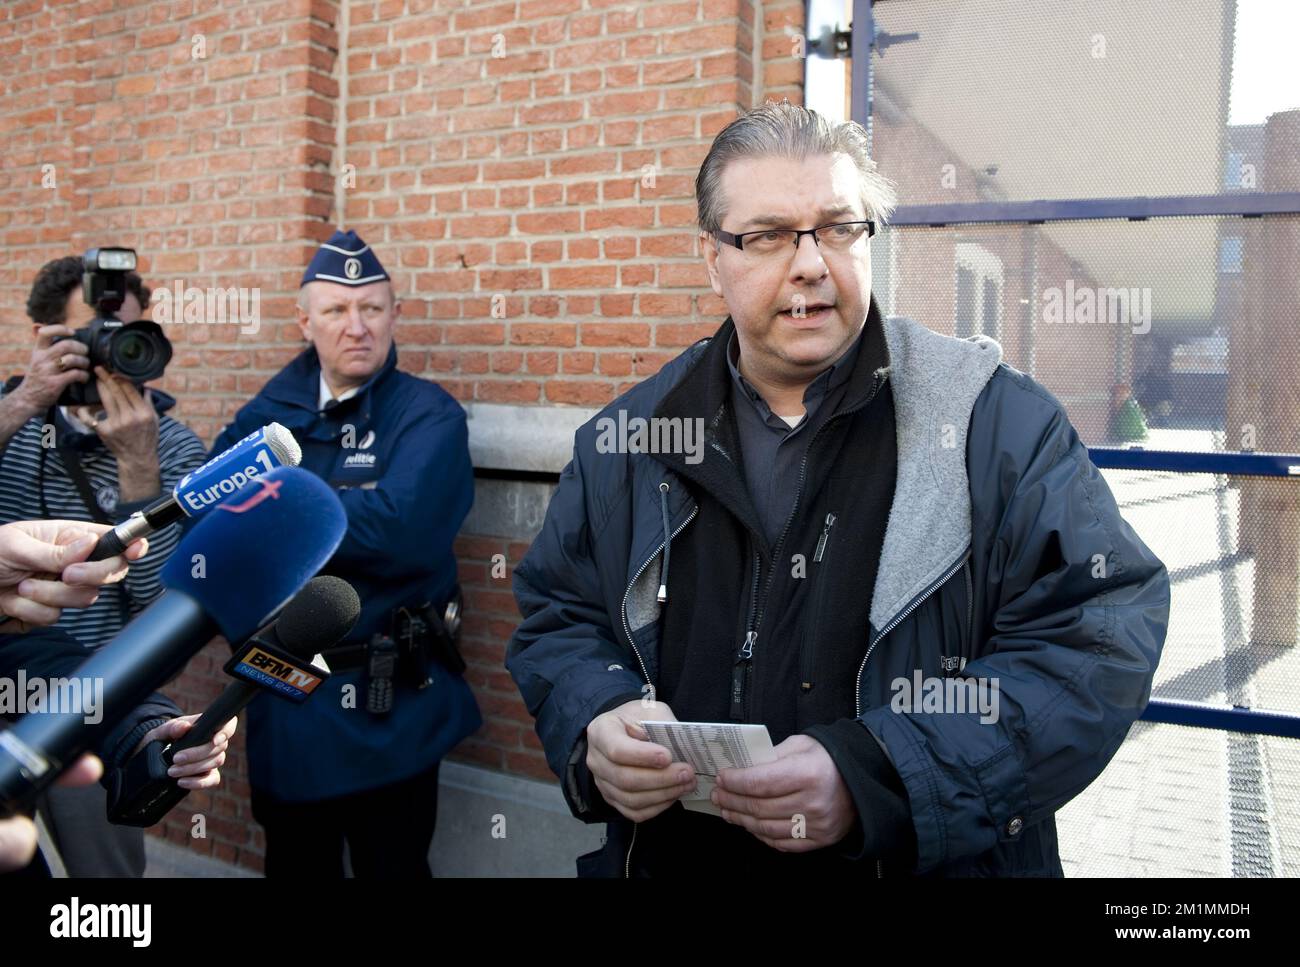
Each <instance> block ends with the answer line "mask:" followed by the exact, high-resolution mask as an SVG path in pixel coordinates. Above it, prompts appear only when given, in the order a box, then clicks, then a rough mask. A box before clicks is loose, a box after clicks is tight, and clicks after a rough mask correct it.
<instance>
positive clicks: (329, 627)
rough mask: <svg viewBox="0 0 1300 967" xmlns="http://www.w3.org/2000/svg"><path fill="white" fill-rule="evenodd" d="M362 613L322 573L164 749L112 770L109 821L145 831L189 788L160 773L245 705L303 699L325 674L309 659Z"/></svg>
mask: <svg viewBox="0 0 1300 967" xmlns="http://www.w3.org/2000/svg"><path fill="white" fill-rule="evenodd" d="M360 616H361V599H360V598H358V597H357V592H356V591H355V590H353V588H352V585H350V584H348V582H347V581H344V580H343V579H342V578H338V577H333V576H329V575H322V576H320V577H314V578H312V579H311V581H309V582H308V583H307V586H306V587H305V588H303V589H302V590H301V591H299V592H298V594H297V595H296V596H295V597H294V599H293V600H292V601H290V602H289V603H288V604H286V605H285V606H284V611H282V612H281V613H280V617H279V618H277V619H276V620H275V622H274V623H273V624H271V625H270V626H269V627H267V628H264V629H263V630H262V631H260V632H258V633H257V635H255V636H254V637H252V638H250V639H249V640H248V642H246V643H245V644H244V645H243V646H242V647H240V648H237V649H234V654H233V655H232V656H231V659H230V661H229V662H227V663H226V671H227V672H228V673H229V674H231V675H233V676H234V677H235V678H236V679H237V680H236V681H234V682H232V683H231V684H229V685H227V686H226V689H225V691H224V692H222V693H221V695H220V696H219V697H218V698H217V700H216V701H215V702H213V703H212V704H211V705H210V706H208V708H207V709H206V710H205V711H204V713H203V714H202V715H201V716H199V719H198V721H196V722H195V723H194V724H193V725H192V726H191V727H190V730H189V731H188V732H186V733H185V734H184V735H183V736H182V737H181V738H179V739H177V740H176V741H175V742H173V743H172V744H170V745H166V744H165V743H163V742H162V741H161V740H157V741H154V742H151V743H150V744H149V745H148V746H147V747H146V748H145V749H143V750H142V751H141V752H140V754H139V755H136V756H134V757H133V758H132V759H130V760H129V761H128V763H127V764H126V766H125V767H124V768H122V769H120V770H117V771H116V772H114V773H112V775H111V777H110V784H109V791H108V820H109V822H111V823H114V824H116V825H119V826H152V825H153V824H154V823H156V822H158V821H159V820H160V819H162V818H163V816H165V815H166V814H167V813H168V812H170V811H171V809H172V808H173V807H174V806H175V805H176V804H177V803H179V802H180V801H181V800H182V799H184V798H185V797H186V796H188V795H189V793H190V790H188V789H182V788H181V787H180V786H178V785H177V784H176V780H175V779H174V778H172V777H171V776H169V775H168V774H167V770H168V768H170V766H171V764H172V761H173V759H174V758H175V756H176V753H177V752H180V751H181V750H182V749H190V748H193V747H195V746H199V745H203V744H204V743H205V742H207V741H209V740H210V739H211V738H212V736H213V735H215V734H216V732H217V730H218V729H219V728H221V726H223V725H225V724H226V723H227V722H229V721H230V720H231V718H233V717H234V716H235V715H237V714H238V713H239V710H240V709H242V708H243V707H244V706H245V705H247V704H248V703H249V702H251V701H252V700H253V699H254V697H256V696H257V694H258V693H259V692H262V691H269V692H270V693H271V694H273V695H279V696H281V697H283V698H287V699H289V700H290V701H293V702H299V703H300V702H304V701H306V700H307V699H308V698H309V697H310V696H311V693H312V692H313V691H314V690H315V688H316V686H318V685H320V684H321V682H323V681H325V679H327V678H328V677H329V672H328V671H326V670H325V669H322V668H318V667H316V666H315V665H313V664H311V661H312V656H313V655H315V654H316V653H317V652H319V651H322V650H324V649H326V648H329V647H331V646H333V645H335V644H337V643H338V642H339V641H341V640H342V639H343V638H345V637H346V636H347V634H348V632H350V631H351V630H352V628H353V627H354V626H355V625H356V623H357V618H359V617H360Z"/></svg>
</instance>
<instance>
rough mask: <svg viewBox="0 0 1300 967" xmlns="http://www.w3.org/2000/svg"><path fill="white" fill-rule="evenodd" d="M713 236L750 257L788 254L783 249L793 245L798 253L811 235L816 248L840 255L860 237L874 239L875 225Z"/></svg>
mask: <svg viewBox="0 0 1300 967" xmlns="http://www.w3.org/2000/svg"><path fill="white" fill-rule="evenodd" d="M713 234H714V235H716V236H717V237H718V239H720V240H721V241H723V242H726V243H727V244H728V245H734V246H736V248H738V249H740V250H741V251H743V252H748V253H750V254H751V255H777V254H779V253H786V254H788V252H787V250H786V246H787V245H793V246H794V247H795V249H796V250H798V248H799V243H800V242H801V241H803V236H805V235H811V236H812V237H813V242H815V243H816V244H817V245H818V246H819V247H820V246H823V245H824V246H826V247H827V248H828V249H831V250H833V251H837V252H839V251H843V250H845V249H847V248H851V247H852V245H853V243H854V242H856V241H857V240H858V239H860V238H862V236H863V235H866V237H867V238H871V236H873V235H875V234H876V223H875V222H870V221H864V222H836V223H835V224H834V225H819V226H817V227H816V228H802V229H795V228H766V229H762V230H760V231H757V232H741V233H740V234H739V235H733V234H731V232H724V231H723V230H722V229H718V230H717V231H715V232H714V233H713Z"/></svg>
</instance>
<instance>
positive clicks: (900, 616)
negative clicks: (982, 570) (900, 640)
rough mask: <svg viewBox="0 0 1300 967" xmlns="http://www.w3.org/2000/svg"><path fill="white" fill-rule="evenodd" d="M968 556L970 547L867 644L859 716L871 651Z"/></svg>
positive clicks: (859, 686)
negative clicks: (864, 677) (864, 679)
mask: <svg viewBox="0 0 1300 967" xmlns="http://www.w3.org/2000/svg"><path fill="white" fill-rule="evenodd" d="M968 557H970V548H967V549H966V550H965V551H963V552H962V555H961V557H959V558H958V559H957V560H956V561H954V562H953V564H952V566H951V567H949V568H948V570H946V571H945V572H944V573H943V574H942V575H941V576H940V577H939V579H938V580H937V581H935V582H934V583H933V584H931V585H930V586H929V587H928V588H926V589H925V590H924V591H922V592H921V593H920V594H919V595H917V596H916V597H915V598H913V599H912V603H911V604H909V605H908V606H907V607H906V608H904V609H903V610H902V611H900V612H899V613H898V614H896V615H895V616H894V619H893V620H892V621H890V622H889V624H887V625H885V627H884V628H882V629H881V630H880V633H879V634H877V635H876V637H875V638H874V639H873V640H872V642H871V644H870V645H868V646H867V653H866V654H865V655H863V656H862V664H861V665H859V666H858V678H857V688H856V689H855V693H856V694H855V695H854V707H855V708H856V709H857V716H856V717H857V718H862V672H863V670H864V669H865V668H866V667H867V659H868V658H870V657H871V653H872V652H873V651H875V650H876V645H878V644H880V641H881V639H882V638H884V637H885V635H887V634H889V633H890V632H891V631H893V630H894V629H895V628H897V627H898V626H899V625H900V624H901V623H902V622H903V621H904V620H906V618H907V616H908V615H910V614H911V613H912V612H913V611H915V610H916V609H917V608H919V607H920V606H921V605H922V604H923V603H924V602H925V600H926V599H927V598H928V597H930V595H932V594H934V592H935V591H938V590H939V588H941V587H943V585H944V584H946V583H947V581H948V579H949V578H951V577H952V576H953V575H954V574H956V573H957V572H958V571H959V570H961V568H962V565H964V564H965V563H966V560H967V558H968Z"/></svg>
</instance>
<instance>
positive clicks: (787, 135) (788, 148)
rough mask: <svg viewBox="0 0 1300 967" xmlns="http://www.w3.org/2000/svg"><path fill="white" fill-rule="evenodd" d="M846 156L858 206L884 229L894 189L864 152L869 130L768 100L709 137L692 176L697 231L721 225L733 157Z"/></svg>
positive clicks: (786, 102) (853, 123) (710, 230)
mask: <svg viewBox="0 0 1300 967" xmlns="http://www.w3.org/2000/svg"><path fill="white" fill-rule="evenodd" d="M823 154H826V155H834V154H844V155H848V156H849V158H850V159H852V161H853V163H854V164H855V165H856V166H857V169H858V172H859V173H860V174H861V176H862V177H861V183H862V204H863V207H864V209H865V210H866V213H867V215H866V217H867V218H869V219H871V220H872V221H874V222H876V224H877V226H880V225H883V224H884V222H885V220H886V219H887V218H888V217H889V215H890V213H891V212H892V211H893V210H894V205H895V194H894V188H893V186H892V185H891V184H890V183H889V181H888V180H887V179H886V178H885V177H884V176H883V175H882V174H880V172H879V171H877V170H876V163H875V162H874V161H872V160H871V156H870V154H868V152H867V132H866V130H865V129H864V128H863V127H862V125H860V124H858V122H856V121H844V122H836V121H830V120H828V119H827V118H826V117H825V116H824V115H821V114H818V113H817V112H816V111H813V110H811V109H809V108H806V107H801V106H799V105H797V104H791V103H790V102H789V101H782V102H781V103H780V104H775V103H772V102H770V101H769V102H768V103H767V104H764V105H763V106H762V107H756V108H754V109H753V110H752V111H747V112H746V113H744V114H742V115H741V116H740V117H738V118H736V120H734V121H732V122H731V123H730V124H728V125H727V126H726V127H725V128H723V129H722V130H721V131H720V132H718V136H717V137H716V138H714V139H713V146H712V147H711V148H709V153H708V154H707V155H706V156H705V158H704V163H703V164H702V165H700V173H699V175H697V176H696V178H695V201H696V205H697V207H698V211H699V223H700V228H701V229H702V230H704V231H706V232H716V231H717V230H718V229H720V228H721V227H722V219H723V216H724V215H726V212H725V211H723V204H722V187H721V185H722V172H723V170H724V169H725V168H726V167H727V165H728V164H729V163H730V162H732V161H735V160H736V159H737V158H764V157H776V158H792V159H794V160H796V161H802V160H803V159H804V158H808V157H814V156H817V155H823Z"/></svg>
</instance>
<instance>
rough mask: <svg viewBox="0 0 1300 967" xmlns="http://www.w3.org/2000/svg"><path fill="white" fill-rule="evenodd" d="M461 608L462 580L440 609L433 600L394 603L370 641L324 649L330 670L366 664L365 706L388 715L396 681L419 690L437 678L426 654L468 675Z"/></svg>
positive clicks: (459, 673)
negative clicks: (384, 626) (383, 625)
mask: <svg viewBox="0 0 1300 967" xmlns="http://www.w3.org/2000/svg"><path fill="white" fill-rule="evenodd" d="M462 607H463V598H462V596H461V590H460V585H459V584H458V585H456V587H455V588H453V589H452V592H451V597H450V598H449V599H448V601H447V606H446V607H445V608H443V609H442V610H441V612H440V611H439V610H438V608H437V607H436V606H435V605H434V604H432V603H431V602H426V603H424V604H422V605H419V606H417V607H414V608H407V607H402V608H396V609H394V610H393V612H392V614H391V615H390V616H389V620H388V628H387V630H386V631H382V632H379V631H377V632H375V633H374V634H373V635H371V636H370V640H369V641H366V642H362V643H361V644H355V645H344V646H342V647H340V648H330V649H327V650H326V651H324V652H322V653H321V654H322V655H323V656H324V658H325V661H326V662H327V663H328V664H329V667H330V671H334V672H342V671H351V670H352V669H355V668H364V669H365V671H366V682H365V684H366V711H368V712H370V713H371V714H372V715H386V714H388V713H389V712H391V711H392V709H393V702H394V698H395V686H396V685H397V684H398V683H400V684H403V685H409V686H410V687H412V688H415V689H421V688H425V687H427V686H428V685H429V684H430V682H432V681H433V679H431V678H430V677H429V673H428V668H427V665H428V659H430V658H432V659H434V660H435V661H436V662H438V663H439V664H440V665H442V666H443V667H444V668H446V669H447V670H448V671H450V672H451V673H453V674H455V675H461V674H464V672H465V659H464V658H462V657H461V654H460V648H459V647H458V645H459V642H460V623H461V621H460V619H461V613H462Z"/></svg>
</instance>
